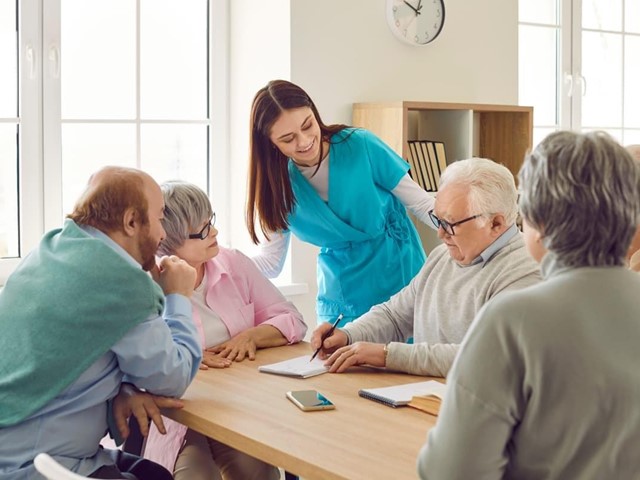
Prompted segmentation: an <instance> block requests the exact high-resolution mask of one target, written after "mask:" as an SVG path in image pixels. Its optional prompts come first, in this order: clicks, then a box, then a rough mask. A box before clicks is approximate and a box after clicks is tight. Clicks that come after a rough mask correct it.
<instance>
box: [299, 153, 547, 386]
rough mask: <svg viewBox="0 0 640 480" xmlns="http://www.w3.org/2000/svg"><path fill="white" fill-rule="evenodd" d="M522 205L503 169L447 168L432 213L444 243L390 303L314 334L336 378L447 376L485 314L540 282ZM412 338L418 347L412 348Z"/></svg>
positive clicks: (478, 162) (482, 165)
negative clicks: (352, 372)
mask: <svg viewBox="0 0 640 480" xmlns="http://www.w3.org/2000/svg"><path fill="white" fill-rule="evenodd" d="M516 200H517V192H516V187H515V182H514V178H513V175H512V174H511V172H510V171H509V170H508V169H507V168H506V167H504V166H502V165H499V164H497V163H495V162H493V161H491V160H487V159H483V158H472V159H468V160H461V161H457V162H454V163H453V164H451V165H450V166H449V167H447V169H446V170H445V171H444V173H443V175H442V178H441V180H440V190H439V191H438V194H437V196H436V201H435V209H434V210H433V211H432V212H431V213H430V216H431V220H432V221H433V223H434V225H435V226H436V227H437V228H438V237H440V239H441V240H442V242H443V244H442V245H439V246H438V247H436V248H435V249H434V250H433V251H432V252H431V255H430V256H429V258H428V259H427V261H426V263H425V264H424V266H423V267H422V269H421V270H420V272H419V273H418V275H416V277H415V278H414V279H413V280H412V281H411V283H409V285H407V286H406V287H405V288H403V289H402V290H401V291H400V292H398V293H397V294H395V295H394V296H392V297H391V298H390V299H389V300H388V301H387V302H385V303H382V304H380V305H376V306H374V307H373V308H371V310H370V311H369V312H368V313H366V314H364V315H362V316H361V317H360V318H358V319H357V320H356V321H355V322H353V323H351V324H349V325H347V326H346V327H345V328H343V329H337V330H336V331H335V332H334V333H333V335H331V336H329V337H328V338H326V339H325V340H324V341H323V342H322V341H321V338H322V337H323V336H324V334H325V333H326V332H327V331H328V329H329V328H330V327H331V326H330V325H321V326H319V327H318V328H317V329H316V330H315V331H314V333H313V336H312V338H311V344H312V346H313V348H318V347H320V345H321V343H322V350H321V358H325V359H327V364H329V365H331V368H330V371H331V372H336V373H339V372H344V371H345V370H346V369H348V368H349V367H351V366H354V365H363V364H366V365H372V366H378V367H387V368H389V369H392V370H396V371H402V372H407V373H412V374H417V375H432V376H442V377H444V376H446V375H447V372H448V371H449V368H450V367H451V364H452V363H453V360H454V358H455V356H456V353H457V352H458V348H459V344H460V343H461V341H462V339H463V337H464V335H465V333H466V332H467V329H468V328H469V326H470V325H471V322H472V321H473V318H474V317H475V315H476V313H478V311H479V310H480V308H481V307H482V306H483V305H484V304H485V303H486V302H487V301H488V300H489V299H491V298H493V297H495V296H496V295H498V294H499V293H501V292H503V291H506V290H515V289H519V288H523V287H526V286H529V285H532V284H535V283H537V282H539V281H540V273H539V267H538V265H537V264H536V262H535V261H534V260H533V258H531V256H530V255H529V253H528V252H527V251H526V249H525V246H524V242H523V239H522V235H521V233H520V232H519V231H518V229H517V227H516V225H515V221H516V216H517V203H516ZM389 268H394V266H393V265H390V266H389ZM411 336H413V337H414V341H415V343H414V344H407V343H404V342H405V341H406V340H407V339H408V338H410V337H411Z"/></svg>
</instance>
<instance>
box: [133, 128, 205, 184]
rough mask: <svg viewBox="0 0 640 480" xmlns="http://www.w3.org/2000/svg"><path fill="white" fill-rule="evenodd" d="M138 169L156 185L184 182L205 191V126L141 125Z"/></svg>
mask: <svg viewBox="0 0 640 480" xmlns="http://www.w3.org/2000/svg"><path fill="white" fill-rule="evenodd" d="M141 137H142V141H141V148H142V166H141V168H142V169H143V170H144V171H145V172H147V173H149V174H150V175H151V176H152V177H153V178H154V179H155V180H156V181H157V182H158V183H162V182H165V181H167V180H185V181H188V182H191V183H195V184H196V185H198V186H199V187H200V188H202V189H203V190H204V191H205V192H206V191H207V178H208V176H207V127H206V125H175V124H173V125H157V124H154V125H142V127H141Z"/></svg>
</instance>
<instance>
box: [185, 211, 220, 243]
mask: <svg viewBox="0 0 640 480" xmlns="http://www.w3.org/2000/svg"><path fill="white" fill-rule="evenodd" d="M215 224H216V214H215V213H214V214H213V216H212V217H211V218H210V219H209V221H208V222H207V224H206V225H205V226H204V227H202V230H200V231H199V232H198V233H190V234H189V239H190V240H191V239H194V238H199V239H200V240H205V239H206V238H207V237H208V236H209V232H211V229H212V228H213V227H214V226H215Z"/></svg>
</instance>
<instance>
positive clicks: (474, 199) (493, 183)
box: [440, 158, 518, 225]
mask: <svg viewBox="0 0 640 480" xmlns="http://www.w3.org/2000/svg"><path fill="white" fill-rule="evenodd" d="M452 183H456V184H458V183H459V184H462V185H466V186H468V187H469V206H470V208H471V209H472V212H470V213H473V214H478V213H482V214H485V215H487V214H491V215H495V214H498V213H499V214H502V215H504V217H505V222H506V224H507V225H512V224H513V223H515V221H516V217H517V216H518V192H517V190H516V183H515V179H514V178H513V174H512V173H511V172H510V171H509V169H508V168H507V167H505V166H504V165H501V164H499V163H496V162H494V161H493V160H489V159H487V158H469V159H467V160H458V161H457V162H453V163H452V164H451V165H449V166H448V167H447V168H446V169H445V170H444V172H443V174H442V177H441V178H440V188H442V187H444V186H445V185H447V184H452Z"/></svg>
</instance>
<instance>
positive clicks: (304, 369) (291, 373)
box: [258, 355, 329, 378]
mask: <svg viewBox="0 0 640 480" xmlns="http://www.w3.org/2000/svg"><path fill="white" fill-rule="evenodd" d="M310 358H311V355H303V356H301V357H296V358H291V359H289V360H285V361H283V362H278V363H272V364H270V365H262V366H260V367H258V370H259V371H261V372H264V373H275V374H276V375H286V376H288V377H298V378H307V377H313V376H315V375H320V374H322V373H325V372H327V371H328V370H329V368H328V367H325V366H324V362H325V361H324V360H321V359H320V358H318V357H316V358H314V359H313V361H311V362H310V361H309V359H310Z"/></svg>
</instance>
